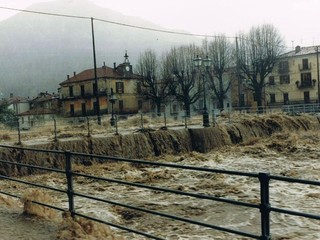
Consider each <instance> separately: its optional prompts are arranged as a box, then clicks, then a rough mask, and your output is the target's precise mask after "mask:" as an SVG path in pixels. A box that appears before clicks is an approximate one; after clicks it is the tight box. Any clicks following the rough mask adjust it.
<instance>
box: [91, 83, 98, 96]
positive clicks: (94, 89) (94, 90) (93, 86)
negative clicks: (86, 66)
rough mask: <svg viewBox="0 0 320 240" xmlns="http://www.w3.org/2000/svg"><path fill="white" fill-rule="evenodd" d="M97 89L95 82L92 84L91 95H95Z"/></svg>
mask: <svg viewBox="0 0 320 240" xmlns="http://www.w3.org/2000/svg"><path fill="white" fill-rule="evenodd" d="M97 90H98V88H97V84H96V83H93V84H92V91H93V95H96V92H97Z"/></svg>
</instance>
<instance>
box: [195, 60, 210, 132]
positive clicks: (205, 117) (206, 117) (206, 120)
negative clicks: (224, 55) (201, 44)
mask: <svg viewBox="0 0 320 240" xmlns="http://www.w3.org/2000/svg"><path fill="white" fill-rule="evenodd" d="M211 61H212V60H211V59H210V58H209V57H208V56H206V58H205V59H202V58H201V57H199V56H197V57H196V58H195V59H193V62H194V65H195V66H196V67H198V70H199V73H200V74H201V71H200V67H201V65H202V62H203V65H204V66H205V68H206V71H209V67H210V65H211ZM201 76H202V85H203V112H202V119H203V126H204V127H210V123H209V114H208V109H207V101H206V86H205V83H206V82H205V74H204V73H202V74H201Z"/></svg>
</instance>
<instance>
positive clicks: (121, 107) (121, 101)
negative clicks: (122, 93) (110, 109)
mask: <svg viewBox="0 0 320 240" xmlns="http://www.w3.org/2000/svg"><path fill="white" fill-rule="evenodd" d="M119 112H120V113H121V112H123V100H119Z"/></svg>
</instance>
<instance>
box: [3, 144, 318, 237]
mask: <svg viewBox="0 0 320 240" xmlns="http://www.w3.org/2000/svg"><path fill="white" fill-rule="evenodd" d="M0 148H1V149H2V150H4V149H5V150H11V151H13V150H14V151H20V153H21V152H24V153H26V152H28V151H30V152H33V153H34V154H36V153H40V154H49V155H50V156H54V157H55V158H56V159H58V160H59V161H61V162H62V163H63V164H62V165H64V166H65V167H64V169H59V168H50V167H44V166H38V165H30V164H28V163H23V159H17V161H16V162H12V161H9V160H6V159H1V160H0V166H2V167H3V166H4V165H13V166H19V168H28V169H32V170H34V171H47V172H55V173H59V174H63V175H65V177H66V180H67V184H66V188H65V189H59V188H55V187H51V186H48V185H44V184H39V183H33V182H28V181H25V180H21V179H19V178H13V177H10V176H6V175H0V179H2V180H8V181H13V182H18V183H21V184H26V185H28V186H32V187H35V188H41V189H47V190H51V191H54V192H58V193H63V194H66V195H67V199H68V208H67V209H66V208H62V207H59V206H54V205H49V204H47V203H44V202H36V201H33V203H35V204H40V205H42V206H45V207H49V208H52V209H55V210H58V211H69V212H70V214H71V216H72V217H75V216H79V217H83V218H86V219H89V220H92V221H96V222H100V223H103V224H107V225H109V226H112V227H115V228H119V229H121V230H125V231H128V232H131V233H135V234H138V235H141V236H144V237H147V238H151V239H163V238H161V237H159V236H155V235H152V234H150V233H147V232H144V231H140V230H136V229H131V228H129V227H126V226H124V225H121V224H118V223H115V222H112V221H107V220H106V219H100V218H97V217H94V216H92V215H89V214H84V213H80V212H78V211H76V209H77V206H75V202H74V198H75V197H80V198H86V199H90V200H94V201H98V202H101V203H106V204H111V205H115V206H119V207H123V208H127V209H131V210H134V211H140V212H143V213H148V214H152V215H154V216H158V217H163V218H166V219H171V220H176V221H180V222H184V223H187V224H192V225H197V226H200V227H204V228H209V229H213V230H217V231H222V232H225V233H230V234H235V235H239V236H243V237H248V238H252V239H261V240H267V239H271V229H270V212H278V213H284V214H288V215H293V216H300V217H304V218H309V219H315V220H320V215H316V214H310V213H303V212H299V211H293V210H290V209H285V208H277V207H273V206H272V204H271V203H270V200H269V198H270V191H269V189H270V186H269V182H270V180H273V181H285V182H289V183H299V184H308V185H312V186H320V181H311V180H303V179H296V178H290V177H283V176H273V175H270V174H268V173H263V172H261V173H252V172H241V171H231V170H224V169H215V168H206V167H195V166H190V165H178V164H173V163H163V162H151V161H146V160H138V159H127V158H120V157H111V156H101V155H93V154H83V153H77V152H70V151H56V150H44V149H34V148H25V147H16V146H7V145H0ZM22 155H23V154H19V157H21V156H22ZM85 158H90V159H91V160H93V159H95V160H97V161H98V162H100V163H102V162H105V161H107V162H120V163H130V164H135V165H137V166H153V167H164V168H169V169H180V170H188V171H196V172H197V173H200V172H202V173H213V174H225V175H229V176H233V177H235V176H238V177H239V176H240V177H247V178H253V179H258V180H259V182H260V187H259V189H260V191H259V192H260V197H259V198H260V200H259V204H255V203H250V202H243V201H238V200H233V199H230V198H222V197H217V196H214V195H208V194H202V193H197V192H187V191H182V190H176V189H171V188H166V187H158V186H153V185H147V184H144V183H140V182H134V181H125V180H119V179H111V178H106V177H98V176H93V175H88V174H85V173H81V172H79V171H73V170H72V166H73V164H74V163H75V162H77V163H81V161H82V160H83V159H85ZM74 177H82V178H88V179H90V180H98V181H102V182H108V183H115V184H120V185H125V186H130V187H136V188H139V189H140V188H142V189H148V190H151V191H157V192H161V193H170V194H177V195H182V196H187V197H189V198H194V199H195V200H196V199H198V200H199V199H200V200H210V201H214V202H220V203H227V204H231V205H237V206H240V207H247V208H250V209H256V210H258V211H259V212H260V227H259V228H260V234H255V233H250V232H245V231H240V230H238V229H233V228H227V227H223V226H219V225H214V224H210V223H208V222H204V221H199V220H195V219H192V218H187V217H183V216H178V215H173V214H169V213H166V212H160V211H156V210H150V209H147V208H144V207H138V206H133V205H129V204H126V203H122V202H118V201H113V200H110V199H105V198H102V197H101V196H100V197H98V196H94V195H92V194H90V195H89V194H84V193H82V192H78V191H75V188H74V186H73V185H74V184H75V183H76V181H75V180H74ZM0 193H1V194H5V195H7V196H11V197H15V198H20V197H21V196H19V195H16V194H13V193H10V192H5V191H3V190H0Z"/></svg>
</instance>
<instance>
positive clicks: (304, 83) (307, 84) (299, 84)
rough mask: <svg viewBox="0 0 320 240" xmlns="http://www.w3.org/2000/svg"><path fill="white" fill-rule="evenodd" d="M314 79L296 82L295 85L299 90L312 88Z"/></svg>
mask: <svg viewBox="0 0 320 240" xmlns="http://www.w3.org/2000/svg"><path fill="white" fill-rule="evenodd" d="M316 81H317V80H316V79H312V80H307V81H301V80H300V81H296V85H297V87H298V88H299V89H304V88H314V86H315V85H316Z"/></svg>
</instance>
